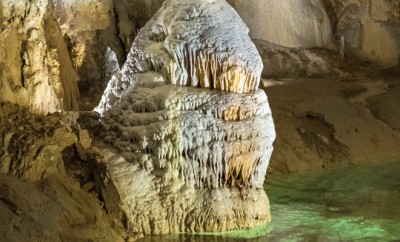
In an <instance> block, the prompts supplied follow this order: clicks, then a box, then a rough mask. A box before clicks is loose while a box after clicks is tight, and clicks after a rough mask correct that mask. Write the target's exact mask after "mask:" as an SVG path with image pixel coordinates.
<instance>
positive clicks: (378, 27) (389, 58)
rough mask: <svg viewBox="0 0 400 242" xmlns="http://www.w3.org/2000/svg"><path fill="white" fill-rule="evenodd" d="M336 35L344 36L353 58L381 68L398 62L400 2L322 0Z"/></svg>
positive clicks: (399, 55) (399, 54)
mask: <svg viewBox="0 0 400 242" xmlns="http://www.w3.org/2000/svg"><path fill="white" fill-rule="evenodd" d="M323 3H324V5H325V7H326V9H327V12H328V15H329V16H330V18H331V21H332V25H333V30H334V35H335V36H336V38H337V39H339V38H340V37H341V36H343V37H344V40H345V45H346V52H347V54H348V55H349V57H350V58H355V59H358V60H361V61H364V62H370V63H372V64H374V65H377V66H380V67H390V66H396V65H398V64H399V59H400V42H399V38H400V2H399V1H397V0H344V1H343V0H340V1H339V0H323Z"/></svg>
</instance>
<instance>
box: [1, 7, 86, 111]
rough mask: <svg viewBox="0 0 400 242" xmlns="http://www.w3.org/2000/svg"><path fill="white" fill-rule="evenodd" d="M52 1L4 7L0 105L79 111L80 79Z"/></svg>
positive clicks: (31, 108)
mask: <svg viewBox="0 0 400 242" xmlns="http://www.w3.org/2000/svg"><path fill="white" fill-rule="evenodd" d="M52 11H53V9H52V6H51V2H49V1H47V0H44V1H38V0H35V1H10V0H8V1H2V2H1V3H0V24H1V32H0V72H1V74H0V93H1V94H0V102H11V103H14V104H18V105H20V106H23V107H27V108H28V109H29V111H31V112H33V113H35V114H48V113H54V112H56V111H60V110H78V108H79V105H78V99H79V92H78V88H77V84H76V81H77V80H78V75H77V74H76V72H75V71H74V69H73V67H72V63H71V60H70V58H69V54H68V50H67V47H66V45H65V42H64V39H63V36H62V33H61V31H60V28H59V26H58V24H57V21H56V20H55V19H54V18H53V16H52Z"/></svg>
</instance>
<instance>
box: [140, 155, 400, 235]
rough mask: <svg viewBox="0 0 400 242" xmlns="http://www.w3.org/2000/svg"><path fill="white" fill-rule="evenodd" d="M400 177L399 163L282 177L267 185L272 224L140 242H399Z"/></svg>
mask: <svg viewBox="0 0 400 242" xmlns="http://www.w3.org/2000/svg"><path fill="white" fill-rule="evenodd" d="M399 173H400V162H399V161H397V162H389V163H385V164H380V165H374V166H350V167H347V168H340V169H332V170H326V171H322V172H313V173H302V174H292V175H288V176H276V177H274V178H271V179H268V182H267V183H266V184H265V190H266V192H267V193H268V196H269V198H270V201H271V212H272V222H271V223H270V224H268V225H266V226H263V227H259V228H255V229H251V230H242V231H234V232H229V233H222V234H221V233H220V234H198V235H188V234H179V235H168V236H149V237H145V238H142V239H140V240H139V241H142V242H147V241H243V240H246V241H397V240H398V239H399V238H400V203H399V201H400V179H399V178H398V174H399Z"/></svg>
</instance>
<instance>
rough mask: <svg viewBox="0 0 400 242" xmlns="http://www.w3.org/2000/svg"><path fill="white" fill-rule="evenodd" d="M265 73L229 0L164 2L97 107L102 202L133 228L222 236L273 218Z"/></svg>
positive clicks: (271, 134)
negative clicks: (265, 186)
mask: <svg viewBox="0 0 400 242" xmlns="http://www.w3.org/2000/svg"><path fill="white" fill-rule="evenodd" d="M262 68H263V65H262V60H261V58H260V56H259V55H258V53H257V50H256V48H255V46H254V45H253V43H252V42H251V40H250V38H249V36H248V29H247V27H246V26H245V25H244V23H243V22H242V21H241V19H240V18H239V17H238V15H237V14H236V12H235V11H234V10H233V8H232V7H230V6H229V5H228V4H227V3H226V2H225V0H214V1H210V0H201V1H198V0H188V1H185V2H182V1H178V0H167V1H166V2H165V3H164V4H163V7H162V8H161V9H160V10H159V11H158V12H157V13H156V15H155V16H154V17H153V19H152V20H150V21H149V22H148V23H147V24H146V26H145V27H144V28H143V29H142V30H141V31H140V33H139V34H138V36H137V38H136V40H135V42H134V43H133V46H132V49H131V51H130V54H129V56H128V60H127V62H126V63H125V64H124V66H123V67H122V69H121V71H120V72H118V73H116V74H115V75H114V76H113V78H112V79H111V80H110V82H109V83H108V87H107V89H106V91H105V93H104V95H103V97H102V100H101V102H100V104H99V106H98V107H97V108H96V110H97V111H98V112H100V113H101V114H102V123H103V129H102V130H101V137H102V140H104V141H105V142H106V143H105V144H97V146H98V147H99V149H98V151H97V152H98V153H99V154H100V155H99V157H98V167H101V169H100V176H101V177H102V178H103V182H104V189H103V196H104V198H105V202H106V206H107V209H108V211H110V212H111V213H114V214H115V215H116V216H120V217H121V219H122V217H124V218H125V219H126V221H127V223H126V226H127V229H128V230H130V231H131V232H133V233H141V234H164V233H172V232H188V231H189V232H202V231H226V230H233V229H240V228H247V227H251V226H255V225H260V224H263V223H266V222H268V221H269V220H270V214H269V203H268V198H267V196H266V194H265V192H264V191H263V189H262V186H263V183H264V179H265V175H266V171H267V167H268V162H269V159H270V156H271V153H272V149H273V148H272V143H273V141H274V139H275V130H274V124H273V120H272V116H271V110H270V108H269V105H268V99H267V96H266V94H265V92H264V91H262V90H258V85H259V82H260V74H261V70H262ZM110 145H111V146H112V147H113V148H111V147H110Z"/></svg>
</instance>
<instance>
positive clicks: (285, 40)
mask: <svg viewBox="0 0 400 242" xmlns="http://www.w3.org/2000/svg"><path fill="white" fill-rule="evenodd" d="M228 2H229V3H230V4H231V5H232V6H233V7H234V8H235V9H236V11H237V12H238V13H239V15H240V16H241V17H242V19H243V21H244V22H245V23H246V24H247V26H248V27H249V28H250V36H251V37H252V38H253V39H257V40H265V41H268V42H270V43H273V44H276V45H280V46H284V47H291V48H300V47H307V48H312V47H328V46H329V45H332V43H333V38H332V30H331V23H330V20H329V18H328V15H327V14H326V12H325V9H324V6H323V5H322V4H321V2H320V1H319V0H299V1H292V0H281V1H275V0H250V1H244V0H228Z"/></svg>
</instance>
